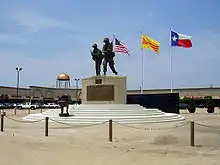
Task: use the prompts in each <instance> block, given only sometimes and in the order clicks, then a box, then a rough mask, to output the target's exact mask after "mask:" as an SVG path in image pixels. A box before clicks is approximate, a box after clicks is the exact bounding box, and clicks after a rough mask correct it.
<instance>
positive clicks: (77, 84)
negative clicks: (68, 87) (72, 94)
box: [74, 78, 80, 99]
mask: <svg viewBox="0 0 220 165" xmlns="http://www.w3.org/2000/svg"><path fill="white" fill-rule="evenodd" d="M74 80H75V81H76V99H77V98H78V97H77V96H78V88H79V80H80V79H79V78H75V79H74Z"/></svg>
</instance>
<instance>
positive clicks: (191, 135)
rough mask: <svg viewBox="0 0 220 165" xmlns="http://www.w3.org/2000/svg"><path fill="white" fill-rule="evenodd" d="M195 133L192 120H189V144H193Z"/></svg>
mask: <svg viewBox="0 0 220 165" xmlns="http://www.w3.org/2000/svg"><path fill="white" fill-rule="evenodd" d="M194 140H195V134H194V121H191V122H190V146H192V147H193V146H194V145H195V144H194Z"/></svg>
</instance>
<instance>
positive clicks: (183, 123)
mask: <svg viewBox="0 0 220 165" xmlns="http://www.w3.org/2000/svg"><path fill="white" fill-rule="evenodd" d="M114 123H116V124H118V125H121V126H124V127H129V128H133V129H139V130H167V129H173V128H177V127H182V126H184V125H186V124H188V123H189V122H188V121H186V122H182V123H179V124H177V125H175V126H173V127H164V128H140V127H134V126H131V125H127V124H122V123H119V122H116V121H114Z"/></svg>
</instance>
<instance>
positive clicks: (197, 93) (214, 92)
mask: <svg viewBox="0 0 220 165" xmlns="http://www.w3.org/2000/svg"><path fill="white" fill-rule="evenodd" d="M140 93H141V91H140V90H127V94H140ZM158 93H170V90H169V89H155V90H154V89H152V90H144V91H143V94H158ZM173 93H179V95H180V97H181V98H182V97H184V96H186V97H195V98H203V97H204V96H212V97H213V98H215V99H220V88H182V89H174V90H173ZM63 94H68V95H70V96H71V98H72V100H78V99H80V97H81V89H73V88H50V87H40V86H30V87H29V88H19V89H18V98H17V88H16V87H4V86H0V99H11V100H13V99H14V100H15V99H22V100H25V101H28V100H41V101H43V100H47V101H57V100H58V97H60V96H62V95H63Z"/></svg>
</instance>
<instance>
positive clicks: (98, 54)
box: [91, 44, 103, 76]
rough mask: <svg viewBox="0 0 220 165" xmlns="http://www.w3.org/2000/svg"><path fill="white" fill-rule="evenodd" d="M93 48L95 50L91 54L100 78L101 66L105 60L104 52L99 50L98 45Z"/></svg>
mask: <svg viewBox="0 0 220 165" xmlns="http://www.w3.org/2000/svg"><path fill="white" fill-rule="evenodd" d="M92 47H93V48H94V49H93V51H92V52H91V54H92V59H93V60H94V61H95V70H96V76H100V72H101V64H102V60H103V55H102V51H101V50H100V49H99V48H98V46H97V44H93V45H92Z"/></svg>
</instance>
